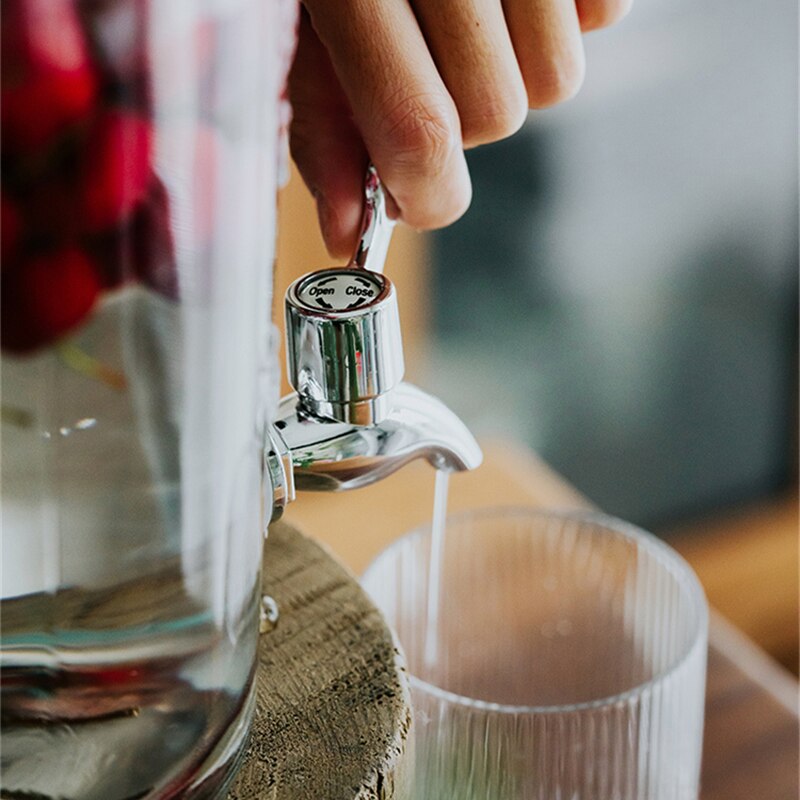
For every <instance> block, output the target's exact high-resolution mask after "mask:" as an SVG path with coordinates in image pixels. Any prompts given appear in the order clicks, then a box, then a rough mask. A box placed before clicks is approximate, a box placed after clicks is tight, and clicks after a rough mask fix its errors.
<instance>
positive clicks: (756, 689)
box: [287, 444, 800, 800]
mask: <svg viewBox="0 0 800 800" xmlns="http://www.w3.org/2000/svg"><path fill="white" fill-rule="evenodd" d="M485 453H486V462H485V464H484V465H483V466H482V467H481V468H480V469H479V470H477V471H475V472H474V473H469V474H464V475H458V476H454V477H453V478H452V479H451V490H450V504H449V505H450V510H451V511H460V510H466V509H470V508H485V507H487V506H492V505H509V504H513V505H524V506H537V507H548V508H562V509H563V508H572V509H575V508H586V507H587V506H588V505H589V503H588V501H587V500H586V499H585V498H583V497H582V496H581V495H580V494H579V493H578V492H576V491H575V490H574V489H572V488H571V487H570V486H568V485H567V484H565V482H564V481H563V480H562V479H561V478H559V477H558V476H557V475H555V474H554V473H553V472H552V471H551V470H550V469H548V468H547V467H546V466H545V465H544V464H542V463H541V462H540V461H538V460H537V459H535V458H534V457H533V456H532V455H531V454H529V453H528V452H526V451H521V450H517V449H515V448H513V447H511V446H509V445H507V444H493V445H492V444H490V445H489V446H487V447H485ZM432 504H433V473H432V471H431V469H430V467H428V465H427V464H412V465H410V466H408V467H406V468H405V469H404V470H402V471H401V472H399V473H397V474H396V475H395V476H392V477H391V478H389V479H387V480H385V481H383V482H382V483H380V484H376V485H375V486H372V487H369V488H367V489H362V490H360V491H358V492H350V493H344V494H340V495H326V494H320V495H310V494H306V495H300V497H299V499H298V501H297V502H296V503H294V504H293V506H291V507H290V509H289V511H288V513H287V518H288V519H289V520H292V521H293V522H294V523H295V524H297V525H298V526H299V527H300V528H301V529H302V530H304V531H306V532H308V533H310V534H313V536H315V537H316V538H318V539H320V540H321V541H323V542H325V543H326V544H328V545H329V546H330V547H331V548H332V550H333V551H334V552H335V553H337V555H338V556H339V557H340V558H341V559H342V560H343V561H344V563H345V564H347V565H348V566H349V567H350V568H351V569H353V570H354V571H355V572H357V573H360V572H362V571H363V569H364V568H365V567H366V565H367V564H368V563H369V562H370V561H371V560H372V558H373V557H374V556H375V555H377V553H378V552H380V550H382V549H383V548H384V547H385V546H386V545H387V544H388V543H389V542H390V541H392V540H393V539H395V538H396V537H398V536H400V535H401V534H402V533H404V532H406V531H408V530H410V529H411V528H413V527H416V526H417V525H421V524H425V523H426V522H429V521H430V518H431V509H432ZM797 698H798V687H797V682H796V681H795V679H794V678H793V676H791V675H790V674H789V673H788V672H786V671H785V670H784V669H783V668H782V667H780V666H779V665H778V664H777V663H775V662H774V661H773V660H772V659H770V658H769V657H768V656H767V655H766V654H765V653H764V652H763V651H761V650H760V649H759V648H758V647H757V646H756V645H755V644H753V643H752V642H751V641H750V640H748V639H747V638H745V637H744V636H743V635H742V634H740V633H739V632H738V631H736V630H735V629H733V628H732V627H731V626H730V625H729V624H727V623H726V622H725V621H724V620H723V619H721V618H720V617H718V616H716V615H714V616H713V618H712V625H711V632H710V648H709V661H708V691H707V701H706V732H705V747H704V754H703V777H702V794H701V797H702V800H797V798H798V746H799V744H800V742H799V740H798V706H797Z"/></svg>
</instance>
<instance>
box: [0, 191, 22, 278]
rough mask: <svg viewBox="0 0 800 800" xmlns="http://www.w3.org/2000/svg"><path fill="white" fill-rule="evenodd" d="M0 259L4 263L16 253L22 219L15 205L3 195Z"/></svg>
mask: <svg viewBox="0 0 800 800" xmlns="http://www.w3.org/2000/svg"><path fill="white" fill-rule="evenodd" d="M0 213H2V216H0V257H2V260H3V263H2V264H0V266H5V262H6V261H8V260H9V259H10V258H12V257H13V255H14V253H16V252H17V247H18V245H19V240H20V235H21V233H22V219H21V218H20V215H19V211H18V210H17V207H16V205H14V203H13V202H12V201H11V200H10V199H9V198H8V196H7V195H6V194H5V193H3V194H2V195H0Z"/></svg>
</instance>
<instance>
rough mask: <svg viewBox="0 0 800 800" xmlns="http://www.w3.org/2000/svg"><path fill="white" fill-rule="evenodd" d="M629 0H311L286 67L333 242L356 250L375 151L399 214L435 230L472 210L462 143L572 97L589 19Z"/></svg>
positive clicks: (595, 24) (501, 132)
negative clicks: (364, 187) (369, 164)
mask: <svg viewBox="0 0 800 800" xmlns="http://www.w3.org/2000/svg"><path fill="white" fill-rule="evenodd" d="M630 2H631V0H410V2H409V0H304V9H303V13H302V17H301V22H300V35H299V42H298V49H297V55H296V57H295V62H294V65H293V67H292V71H291V74H290V77H289V94H290V99H291V101H292V106H293V109H294V119H293V122H292V126H291V129H290V143H291V150H292V155H293V157H294V159H295V161H296V162H297V165H298V167H299V169H300V172H301V173H302V175H303V178H304V179H305V181H306V183H307V184H308V186H309V188H310V189H311V191H312V193H313V194H314V196H315V198H316V201H317V208H318V212H319V217H320V226H321V228H322V233H323V236H324V238H325V243H326V245H327V247H328V250H329V251H330V252H331V254H332V255H333V256H336V257H344V256H347V255H349V254H350V253H351V252H352V249H353V246H354V243H355V238H356V231H357V228H358V223H359V221H360V216H361V202H362V184H363V179H364V170H365V169H366V165H367V162H368V160H371V161H372V162H373V163H374V164H375V166H376V168H377V170H378V173H379V175H380V176H381V179H382V181H383V183H384V186H385V187H386V189H387V191H388V193H389V195H390V196H389V199H388V203H389V210H390V213H391V214H392V216H395V217H398V218H399V219H402V220H403V221H404V222H406V223H407V224H409V225H411V226H412V227H415V228H437V227H441V226H443V225H447V224H449V223H450V222H452V221H453V220H455V219H457V218H458V217H459V216H461V214H463V213H464V211H465V210H466V209H467V207H468V205H469V201H470V197H471V187H470V180H469V174H468V172H467V165H466V161H465V159H464V153H463V150H464V148H469V147H474V146H476V145H479V144H485V143H487V142H493V141H497V140H499V139H503V138H505V137H507V136H510V135H511V134H512V133H514V132H515V131H517V130H518V129H519V128H520V127H521V125H522V123H523V122H524V121H525V117H526V114H527V111H528V108H545V107H547V106H551V105H554V104H556V103H558V102H561V101H563V100H567V99H569V98H570V97H572V96H573V95H574V94H575V93H576V92H577V90H578V88H579V87H580V84H581V82H582V80H583V73H584V56H583V46H582V42H581V31H588V30H593V29H595V28H601V27H604V26H606V25H610V24H611V23H613V22H615V21H617V20H618V19H620V18H621V17H622V16H624V15H625V13H626V12H627V10H628V8H629V6H630Z"/></svg>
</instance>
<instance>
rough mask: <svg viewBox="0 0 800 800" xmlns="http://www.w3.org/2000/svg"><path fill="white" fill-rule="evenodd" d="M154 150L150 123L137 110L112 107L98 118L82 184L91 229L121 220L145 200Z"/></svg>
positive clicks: (86, 219) (86, 222)
mask: <svg viewBox="0 0 800 800" xmlns="http://www.w3.org/2000/svg"><path fill="white" fill-rule="evenodd" d="M151 150H152V132H151V128H150V125H149V123H148V122H147V121H146V120H145V119H143V118H142V117H141V116H139V115H138V114H134V113H131V112H129V111H109V112H107V113H105V114H103V115H102V116H100V117H99V118H98V119H97V120H96V122H95V124H94V126H93V127H92V130H91V131H90V133H89V137H88V140H87V142H86V152H85V158H86V163H85V168H84V170H83V174H82V175H81V178H80V181H81V186H80V188H79V194H80V209H81V212H82V214H83V223H84V225H85V227H86V228H87V229H88V230H90V231H99V230H102V229H103V228H108V227H111V226H113V225H116V224H119V223H120V222H122V221H124V220H125V219H126V218H127V217H128V216H129V215H130V213H131V212H132V211H133V209H134V207H135V206H136V205H137V204H138V203H139V202H140V201H141V200H142V198H143V197H144V195H145V193H146V192H147V187H148V184H149V182H150V175H151V171H150V158H151Z"/></svg>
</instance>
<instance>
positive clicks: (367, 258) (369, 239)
mask: <svg viewBox="0 0 800 800" xmlns="http://www.w3.org/2000/svg"><path fill="white" fill-rule="evenodd" d="M394 224H395V223H394V220H392V219H389V216H388V214H387V213H386V192H385V190H384V188H383V185H382V184H381V179H380V178H379V177H378V173H377V171H376V170H375V167H374V166H373V165H372V164H370V165H369V166H368V167H367V175H366V178H365V179H364V214H363V216H362V218H361V232H360V234H359V237H358V244H357V245H356V249H355V252H354V253H353V257H352V258H351V259H350V263H349V264H348V265H347V266H348V267H355V268H357V269H368V270H371V271H372V272H383V266H384V262H385V261H386V253H387V251H388V250H389V243H390V242H391V240H392V231H393V230H394Z"/></svg>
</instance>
